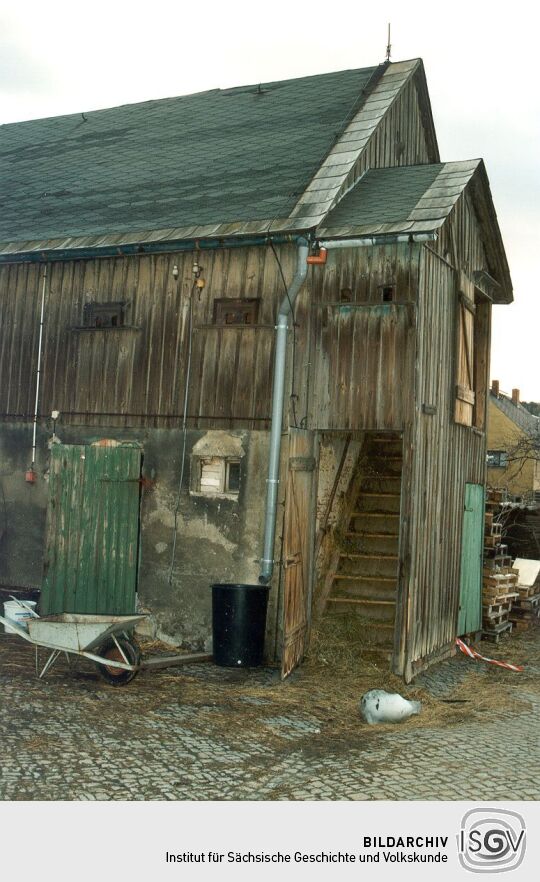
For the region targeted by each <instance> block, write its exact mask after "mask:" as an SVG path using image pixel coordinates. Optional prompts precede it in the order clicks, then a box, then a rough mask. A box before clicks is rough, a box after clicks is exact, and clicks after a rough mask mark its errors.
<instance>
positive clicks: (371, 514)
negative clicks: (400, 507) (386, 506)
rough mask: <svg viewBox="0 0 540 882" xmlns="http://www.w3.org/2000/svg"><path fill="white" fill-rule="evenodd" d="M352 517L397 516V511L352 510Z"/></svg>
mask: <svg viewBox="0 0 540 882" xmlns="http://www.w3.org/2000/svg"><path fill="white" fill-rule="evenodd" d="M351 517H352V518H361V517H369V518H399V512H398V511H353V513H352V515H351Z"/></svg>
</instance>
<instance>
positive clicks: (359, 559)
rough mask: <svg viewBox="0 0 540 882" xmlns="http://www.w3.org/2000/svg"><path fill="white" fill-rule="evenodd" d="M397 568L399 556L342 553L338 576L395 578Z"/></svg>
mask: <svg viewBox="0 0 540 882" xmlns="http://www.w3.org/2000/svg"><path fill="white" fill-rule="evenodd" d="M397 566H398V557H397V554H386V555H383V554H371V553H369V552H350V551H342V552H341V553H340V555H339V564H338V574H339V575H345V574H350V575H353V576H355V575H356V576H374V577H383V578H395V577H396V575H397Z"/></svg>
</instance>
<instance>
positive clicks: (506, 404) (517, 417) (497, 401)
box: [490, 389, 540, 435]
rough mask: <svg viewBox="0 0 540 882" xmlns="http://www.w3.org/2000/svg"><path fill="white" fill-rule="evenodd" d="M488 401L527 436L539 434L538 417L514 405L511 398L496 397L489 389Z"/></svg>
mask: <svg viewBox="0 0 540 882" xmlns="http://www.w3.org/2000/svg"><path fill="white" fill-rule="evenodd" d="M490 401H492V402H493V404H494V405H495V406H496V407H498V408H499V410H500V411H502V413H504V414H505V415H506V416H507V417H508V418H509V419H511V420H512V422H514V423H515V424H516V426H519V427H520V428H521V429H523V431H524V432H526V433H527V434H528V435H537V434H538V433H539V432H540V417H537V416H534V414H532V413H530V412H529V411H528V410H527V408H526V407H523V406H522V405H521V404H519V405H515V404H514V402H513V401H512V399H511V398H508V397H507V396H506V395H502V394H499V395H496V394H495V393H494V392H493V391H492V390H491V389H490Z"/></svg>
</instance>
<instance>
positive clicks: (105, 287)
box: [0, 245, 296, 429]
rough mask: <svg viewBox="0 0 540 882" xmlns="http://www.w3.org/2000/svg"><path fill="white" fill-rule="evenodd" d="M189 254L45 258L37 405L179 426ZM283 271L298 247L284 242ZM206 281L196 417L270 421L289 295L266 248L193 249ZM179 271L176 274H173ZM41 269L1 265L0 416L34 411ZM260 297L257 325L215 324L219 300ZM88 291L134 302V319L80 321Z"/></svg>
mask: <svg viewBox="0 0 540 882" xmlns="http://www.w3.org/2000/svg"><path fill="white" fill-rule="evenodd" d="M194 256H195V255H194V254H192V253H176V254H175V253H172V254H167V255H158V256H153V255H144V256H140V257H118V258H107V259H96V260H86V261H82V260H81V261H70V262H57V263H52V264H50V265H48V270H47V271H48V281H47V289H48V290H47V300H46V312H45V324H44V339H43V359H42V386H41V398H40V413H41V414H42V415H45V416H46V415H48V414H49V413H50V412H51V411H52V410H53V409H57V410H59V411H60V412H61V413H62V418H63V419H64V420H66V421H70V422H72V423H74V424H83V425H84V424H86V423H91V424H92V425H98V426H99V425H103V426H111V427H112V426H125V425H129V426H159V427H169V426H170V427H172V426H176V425H178V423H179V420H180V419H181V417H182V407H183V400H184V383H185V372H186V368H187V354H188V337H189V300H190V296H191V290H192V284H193V276H192V272H191V267H192V263H193V258H194ZM278 256H279V260H280V262H281V264H282V268H283V273H284V276H285V278H286V279H287V280H289V281H290V280H291V279H292V277H293V275H294V271H295V268H296V248H295V247H294V246H293V245H291V246H286V247H282V248H280V249H278ZM198 259H199V261H200V263H201V265H202V268H203V269H202V276H203V277H204V279H205V280H206V287H205V288H204V289H203V290H202V292H200V293H199V292H198V291H195V292H194V293H193V353H192V365H191V383H190V396H189V408H188V413H189V415H190V416H191V417H192V419H191V420H190V426H192V427H201V428H205V427H208V426H215V427H216V428H227V427H232V426H233V425H234V427H236V428H249V429H256V428H263V429H266V428H268V425H269V415H270V412H271V391H272V368H273V348H274V336H275V333H274V328H275V319H276V314H277V310H278V305H279V303H280V302H281V300H282V298H283V294H284V288H283V281H282V279H281V275H280V272H279V267H278V263H277V261H276V259H275V257H274V255H273V253H272V251H271V249H270V248H264V247H259V248H237V249H230V250H223V249H217V250H216V251H205V252H200V253H199V254H198ZM175 265H176V266H178V268H179V279H178V282H176V281H175V279H174V278H173V275H172V269H173V266H175ZM41 274H42V268H41V267H39V266H38V265H36V264H19V265H17V264H12V265H5V266H2V267H0V321H1V323H2V335H1V337H0V415H2V417H3V418H8V419H12V420H13V419H29V418H31V416H32V415H33V408H34V396H35V380H36V357H37V349H38V345H37V343H38V333H39V310H40V297H41ZM222 297H232V298H237V297H241V298H251V297H259V298H261V302H260V309H259V318H258V324H257V325H256V326H250V327H246V328H238V327H223V326H221V327H218V326H216V325H214V324H213V308H214V299H216V298H222ZM89 300H97V301H114V300H127V301H129V306H128V309H127V313H126V323H127V324H128V325H129V326H133V327H128V328H126V327H124V328H109V329H104V330H96V329H94V330H74V328H76V327H77V326H80V325H81V324H82V315H83V306H84V304H85V302H88V301H89Z"/></svg>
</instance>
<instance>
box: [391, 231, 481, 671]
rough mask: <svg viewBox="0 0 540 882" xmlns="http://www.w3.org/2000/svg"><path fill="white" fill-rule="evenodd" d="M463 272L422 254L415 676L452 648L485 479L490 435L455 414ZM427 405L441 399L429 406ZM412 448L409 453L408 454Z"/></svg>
mask: <svg viewBox="0 0 540 882" xmlns="http://www.w3.org/2000/svg"><path fill="white" fill-rule="evenodd" d="M458 303H459V301H458V282H457V273H456V272H455V271H454V270H453V269H452V268H451V267H450V266H448V264H447V263H445V261H444V260H442V259H441V258H440V257H438V256H436V255H435V254H434V253H433V252H432V251H430V250H429V249H428V248H425V249H424V253H423V257H422V260H421V272H420V290H419V298H418V340H417V362H416V377H417V380H416V402H417V416H416V420H415V423H414V426H413V427H411V428H410V430H409V431H407V432H406V436H405V444H404V450H405V457H404V466H403V502H402V504H403V507H402V529H403V534H402V537H401V542H400V574H401V578H402V589H403V590H402V595H401V598H400V604H399V609H398V622H397V628H396V638H397V639H396V654H395V657H394V667H395V670H396V672H400V673H402V674H404V675H405V678H406V679H407V680H410V679H411V677H412V676H413V675H414V674H415V673H418V671H419V670H421V669H422V668H423V667H425V666H427V663H428V661H429V660H430V659H435V658H436V657H437V656H438V655H440V654H444V653H445V652H450V651H452V647H453V641H454V637H455V634H456V623H457V614H458V605H459V592H460V563H461V531H462V523H463V509H464V500H465V496H464V494H465V484H466V483H472V484H484V483H485V436H484V434H483V433H482V432H480V431H479V430H477V429H475V428H473V427H467V426H462V425H459V424H458V423H456V422H455V421H454V406H455V353H456V321H457V316H458ZM424 405H430V406H431V407H435V408H436V411H435V413H425V412H424V411H423V406H424ZM407 451H408V455H407Z"/></svg>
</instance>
